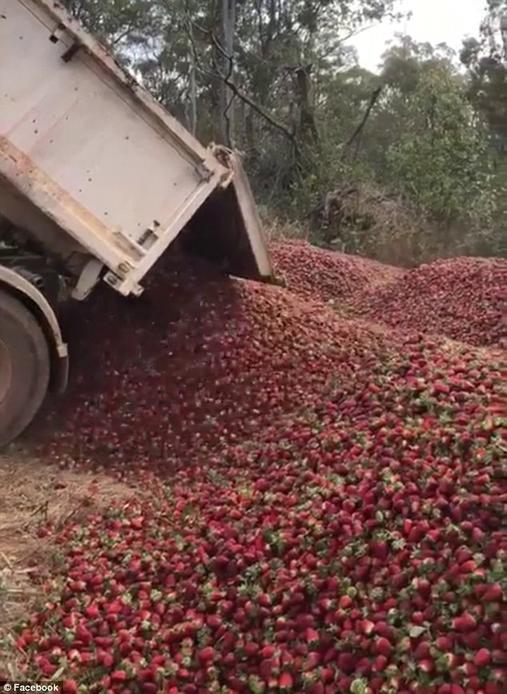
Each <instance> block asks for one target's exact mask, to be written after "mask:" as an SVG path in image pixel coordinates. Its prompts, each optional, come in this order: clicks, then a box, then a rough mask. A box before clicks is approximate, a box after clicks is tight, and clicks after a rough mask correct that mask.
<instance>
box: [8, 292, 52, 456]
mask: <svg viewBox="0 0 507 694" xmlns="http://www.w3.org/2000/svg"><path fill="white" fill-rule="evenodd" d="M49 374H50V364H49V349H48V345H47V342H46V338H45V336H44V333H43V331H42V329H41V328H40V326H39V324H38V322H37V321H36V319H35V318H34V316H33V315H32V314H31V313H30V311H29V310H28V309H27V308H26V307H25V306H24V305H23V304H22V303H21V302H20V301H18V299H16V298H14V297H12V296H11V295H10V294H8V293H6V292H4V291H1V290H0V446H5V445H6V444H7V443H9V442H10V441H12V440H13V439H15V438H16V436H17V435H18V434H20V433H21V432H22V431H23V429H25V427H26V426H27V425H28V424H29V423H30V422H31V421H32V419H33V417H34V415H35V413H36V412H37V410H38V409H39V407H40V406H41V404H42V401H43V400H44V396H45V395H46V392H47V389H48V384H49Z"/></svg>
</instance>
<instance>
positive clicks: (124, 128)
mask: <svg viewBox="0 0 507 694" xmlns="http://www.w3.org/2000/svg"><path fill="white" fill-rule="evenodd" d="M0 17H1V18H0V64H1V70H0V179H1V180H0V186H1V185H2V181H3V196H4V197H5V198H6V203H5V205H6V207H7V208H8V209H9V210H11V211H12V214H11V218H12V221H14V222H16V223H17V224H19V225H20V226H23V227H25V228H27V230H28V231H29V232H30V233H31V234H32V235H33V236H34V237H36V238H37V239H38V241H39V242H40V243H41V244H42V245H43V246H44V247H46V248H47V250H48V251H49V252H51V253H54V254H55V255H57V256H60V258H62V259H63V260H64V261H68V259H69V258H70V257H71V256H73V257H74V258H76V257H80V258H81V262H80V263H77V264H76V267H79V268H80V272H83V270H85V268H86V267H88V270H87V271H88V273H89V274H91V275H93V274H94V273H95V274H97V273H99V272H100V268H101V267H105V268H106V269H107V270H108V271H107V272H106V273H105V280H106V281H107V282H108V283H109V284H111V285H112V286H113V287H114V288H115V289H117V290H118V291H120V292H121V293H122V294H130V293H140V292H141V286H140V282H141V281H142V279H143V277H144V275H145V274H146V273H147V272H148V271H149V269H150V268H151V267H152V265H153V264H154V263H155V262H156V260H157V259H158V258H159V257H160V255H161V254H162V253H163V252H164V251H165V250H166V248H167V247H168V246H169V244H170V243H171V242H172V241H173V240H174V238H175V237H176V236H177V234H178V233H179V232H180V231H181V230H182V229H183V228H184V227H185V226H186V225H187V224H188V223H189V222H190V221H191V220H192V219H193V218H194V216H195V214H196V212H197V211H198V210H199V209H200V208H202V206H203V204H204V203H205V201H207V200H208V199H211V198H210V196H211V195H212V193H213V198H214V200H215V202H214V203H213V206H214V207H216V199H217V195H218V196H220V194H221V193H222V192H223V193H224V195H226V196H227V206H228V210H229V212H228V215H227V218H224V217H222V219H221V223H222V224H223V228H221V229H220V232H221V234H222V235H223V234H224V233H225V234H226V235H227V226H228V220H229V216H230V220H233V219H234V223H233V224H232V226H233V227H234V232H231V233H234V234H236V236H237V232H238V225H239V229H240V236H241V235H242V239H241V244H240V246H241V250H240V251H239V250H236V251H235V250H234V249H232V246H231V244H232V236H231V244H229V246H230V247H229V249H228V250H229V251H230V255H231V258H232V260H233V265H234V254H235V253H236V256H237V257H236V260H237V261H238V262H237V263H236V265H237V267H238V268H240V266H241V268H240V269H239V271H238V272H237V274H241V275H243V276H250V277H258V278H261V277H269V276H270V275H271V265H270V261H269V256H268V254H267V250H266V245H265V242H264V239H263V237H262V230H261V226H260V222H259V219H258V216H257V213H256V211H255V206H254V205H253V203H252V199H251V192H250V190H249V187H248V182H247V181H246V178H245V177H244V174H243V172H242V170H241V163H240V161H239V159H238V158H237V157H234V156H231V158H230V159H229V160H228V161H220V160H219V157H217V156H215V153H214V150H213V149H209V148H208V149H206V148H204V147H203V146H202V145H201V144H200V143H199V142H198V141H197V140H196V139H195V138H194V137H192V136H191V135H190V134H189V133H188V132H187V131H186V130H185V128H183V126H181V125H180V124H179V123H178V122H177V121H176V119H175V118H173V117H172V116H171V115H170V114H168V113H167V112H166V111H165V110H164V109H163V108H162V107H161V106H160V105H159V104H158V103H157V102H156V101H155V100H154V99H153V98H152V97H151V96H150V95H149V94H148V93H147V92H146V91H145V90H144V89H143V88H141V87H140V86H139V85H137V84H136V83H135V81H134V80H133V79H132V78H131V77H130V76H129V75H128V74H127V73H125V72H124V71H123V70H121V69H120V68H119V67H118V65H117V64H116V63H115V61H114V60H113V58H112V57H111V56H110V55H109V54H108V53H107V51H106V50H105V49H104V48H103V47H102V46H101V45H100V44H99V43H98V42H96V41H95V40H94V39H93V38H92V37H91V36H90V35H89V34H88V33H86V32H85V31H84V30H83V29H82V28H81V26H80V25H79V24H78V23H77V22H76V21H75V20H73V19H71V18H70V17H69V16H68V15H67V14H66V12H65V11H64V10H63V9H62V8H61V7H60V5H59V4H58V3H55V2H48V1H46V0H0ZM227 189H228V190H227ZM6 191H10V193H9V192H6ZM226 191H227V192H226ZM231 191H232V192H231ZM210 204H211V203H210ZM37 214H38V215H39V217H41V219H40V223H38V222H37ZM201 214H202V212H201ZM42 217H43V219H42ZM203 233H208V234H209V233H210V229H208V230H207V232H203ZM245 240H246V241H245ZM227 245H228V242H227V241H226V243H225V245H224V248H227ZM238 249H239V246H238ZM239 253H241V257H240V256H239V255H238V254H239ZM232 270H233V272H234V267H233V268H232Z"/></svg>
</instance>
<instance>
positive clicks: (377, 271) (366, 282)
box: [271, 241, 403, 302]
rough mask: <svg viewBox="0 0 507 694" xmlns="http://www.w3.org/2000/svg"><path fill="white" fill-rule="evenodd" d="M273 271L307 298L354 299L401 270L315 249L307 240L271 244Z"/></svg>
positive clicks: (325, 300) (372, 261) (393, 276)
mask: <svg viewBox="0 0 507 694" xmlns="http://www.w3.org/2000/svg"><path fill="white" fill-rule="evenodd" d="M271 252H272V257H273V262H274V266H275V270H276V272H277V274H278V276H279V277H280V279H281V280H282V281H283V282H284V284H285V286H286V287H287V288H288V289H289V290H290V291H294V292H296V293H297V294H299V295H300V296H303V297H304V298H306V299H318V300H320V301H324V302H327V301H342V300H346V301H353V300H354V299H355V298H356V297H357V296H359V295H361V294H362V293H363V292H364V291H366V290H369V289H376V288H377V287H379V286H382V285H384V284H386V283H389V282H393V281H395V280H396V279H398V278H399V277H401V276H402V275H403V270H401V269H400V268H396V267H392V266H390V265H383V264H382V263H379V262H377V261H376V260H369V259H368V258H362V257H360V256H357V255H346V254H345V253H338V252H334V251H328V250H325V249H322V248H316V247H315V246H312V245H311V244H309V243H308V242H306V241H283V242H275V243H273V244H272V249H271Z"/></svg>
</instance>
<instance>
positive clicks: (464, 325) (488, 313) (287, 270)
mask: <svg viewBox="0 0 507 694" xmlns="http://www.w3.org/2000/svg"><path fill="white" fill-rule="evenodd" d="M273 258H274V262H275V267H276V268H277V270H278V271H279V273H280V275H281V277H282V279H284V280H285V283H286V286H287V287H288V288H289V289H290V290H292V291H294V292H296V293H297V294H299V295H300V296H302V297H304V298H310V299H320V300H321V301H325V302H332V304H333V305H334V306H335V308H336V309H337V310H338V311H339V312H340V313H341V314H342V315H346V316H349V317H356V318H364V319H368V320H371V321H374V322H376V323H385V324H387V325H389V326H392V327H394V328H397V329H399V330H403V331H418V332H424V333H430V334H431V333H433V334H435V335H445V336H447V337H449V338H451V339H454V340H461V341H463V342H467V343H469V344H471V345H476V346H481V345H482V346H497V347H498V346H499V347H503V348H505V347H506V346H507V319H506V317H505V306H506V305H507V289H506V287H507V260H503V259H499V258H465V257H463V258H452V259H447V260H437V261H435V262H433V263H429V264H426V265H421V266H420V267H418V268H415V269H413V270H405V271H403V270H401V269H400V268H394V267H391V266H389V265H382V264H381V263H378V262H376V261H373V260H368V259H367V258H361V257H359V256H352V255H344V254H343V253H334V252H332V251H326V250H322V249H318V248H315V247H313V246H311V245H310V244H308V243H306V242H298V241H292V242H283V243H276V244H274V246H273Z"/></svg>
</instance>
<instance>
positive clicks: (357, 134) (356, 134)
mask: <svg viewBox="0 0 507 694" xmlns="http://www.w3.org/2000/svg"><path fill="white" fill-rule="evenodd" d="M381 92H382V87H381V86H380V87H377V88H376V89H375V90H374V91H373V92H372V93H371V96H370V101H369V103H368V106H367V108H366V111H365V112H364V115H363V117H362V118H361V121H360V123H359V124H358V126H357V128H356V129H355V130H354V132H353V133H352V135H351V136H350V137H349V139H348V140H347V142H346V143H345V145H344V148H343V155H344V156H345V155H346V154H347V151H348V150H349V148H350V147H351V146H352V145H353V143H354V141H355V140H356V139H358V138H360V136H361V133H362V132H363V130H364V126H365V125H366V122H367V121H368V118H369V117H370V113H371V112H372V110H373V107H374V106H375V104H376V103H377V99H378V98H379V96H380V93H381ZM357 149H358V148H356V155H357Z"/></svg>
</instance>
